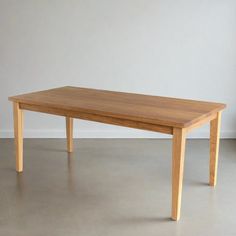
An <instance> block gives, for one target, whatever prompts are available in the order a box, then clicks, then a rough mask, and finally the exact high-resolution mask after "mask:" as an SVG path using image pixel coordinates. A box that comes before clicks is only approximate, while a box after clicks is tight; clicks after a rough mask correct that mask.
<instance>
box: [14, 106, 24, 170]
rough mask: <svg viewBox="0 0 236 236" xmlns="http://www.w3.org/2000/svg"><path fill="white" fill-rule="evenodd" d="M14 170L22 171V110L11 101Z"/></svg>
mask: <svg viewBox="0 0 236 236" xmlns="http://www.w3.org/2000/svg"><path fill="white" fill-rule="evenodd" d="M13 115H14V134H15V152H16V171H17V172H22V171H23V111H22V110H21V109H20V106H19V103H16V102H14V103H13Z"/></svg>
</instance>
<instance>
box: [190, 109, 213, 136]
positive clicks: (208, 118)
mask: <svg viewBox="0 0 236 236" xmlns="http://www.w3.org/2000/svg"><path fill="white" fill-rule="evenodd" d="M216 116H217V113H213V114H210V115H209V116H206V117H205V118H204V119H202V120H200V121H198V122H196V123H195V124H192V125H190V126H189V127H187V132H190V131H192V130H193V129H196V128H198V127H200V126H202V125H204V124H207V123H208V122H210V121H211V120H214V119H215V118H216Z"/></svg>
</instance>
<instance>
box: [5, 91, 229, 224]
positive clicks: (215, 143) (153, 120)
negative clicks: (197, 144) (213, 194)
mask: <svg viewBox="0 0 236 236" xmlns="http://www.w3.org/2000/svg"><path fill="white" fill-rule="evenodd" d="M9 100H10V101H12V102H13V107H14V132H15V145H16V171H18V172H22V171H23V135H22V130H23V110H30V111H36V112H43V113H49V114H54V115H60V116H65V117H66V134H67V150H68V152H72V151H73V141H72V139H73V134H72V133H73V118H79V119H83V120H90V121H97V122H102V123H106V124H113V125H119V126H125V127H132V128H137V129H143V130H150V131H155V132H160V133H165V134H170V135H173V157H172V219H173V220H178V219H179V218H180V206H181V193H182V180H183V168H184V155H185V154H184V153H185V140H186V134H187V133H188V132H189V131H191V130H192V129H194V128H196V127H199V126H201V125H203V124H205V123H207V122H210V165H209V166H210V168H209V170H210V175H209V183H210V185H211V186H215V185H216V177H217V163H218V152H219V133H220V120H221V111H222V110H223V109H224V108H225V105H224V104H221V103H212V102H202V101H193V100H184V99H176V98H168V97H158V96H147V95H139V94H132V93H121V92H112V91H105V90H95V89H87V88H76V87H62V88H55V89H51V90H46V91H40V92H34V93H28V94H24V95H19V96H14V97H10V98H9Z"/></svg>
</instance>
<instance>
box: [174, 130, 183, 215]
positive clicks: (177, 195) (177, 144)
mask: <svg viewBox="0 0 236 236" xmlns="http://www.w3.org/2000/svg"><path fill="white" fill-rule="evenodd" d="M185 135H186V132H185V130H184V129H181V128H174V133H173V156H172V219H173V220H179V218H180V208H181V196H182V182H183V171H184V156H185V143H186V137H185Z"/></svg>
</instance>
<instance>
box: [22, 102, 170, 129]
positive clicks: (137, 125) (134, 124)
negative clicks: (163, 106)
mask: <svg viewBox="0 0 236 236" xmlns="http://www.w3.org/2000/svg"><path fill="white" fill-rule="evenodd" d="M20 107H21V109H23V110H29V111H37V112H43V113H48V114H54V115H60V116H69V117H73V118H79V119H82V120H90V121H96V122H101V123H105V124H111V125H119V126H125V127H130V128H136V129H142V130H149V131H155V132H160V133H165V134H173V128H172V127H169V126H163V125H154V124H149V123H143V122H139V121H132V120H126V119H119V118H113V117H109V116H102V115H96V114H91V113H82V112H79V113H78V112H75V111H68V110H62V109H60V108H47V107H43V106H36V105H28V104H21V106H20Z"/></svg>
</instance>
